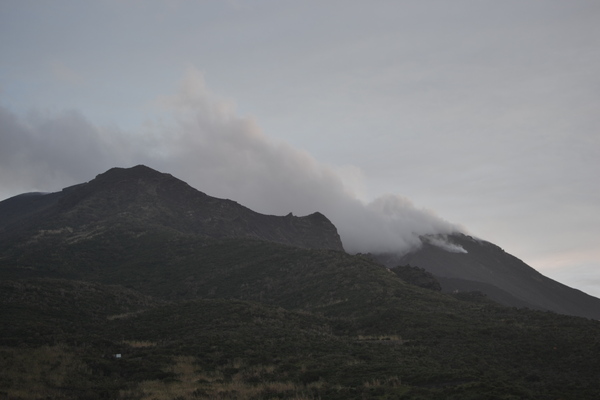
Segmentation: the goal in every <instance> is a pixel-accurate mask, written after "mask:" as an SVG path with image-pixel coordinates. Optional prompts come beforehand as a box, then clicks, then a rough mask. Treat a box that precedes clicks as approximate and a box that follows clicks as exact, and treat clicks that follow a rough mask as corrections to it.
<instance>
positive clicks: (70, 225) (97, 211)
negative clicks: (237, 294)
mask: <svg viewBox="0 0 600 400" xmlns="http://www.w3.org/2000/svg"><path fill="white" fill-rule="evenodd" d="M115 229H118V230H121V231H126V232H129V233H130V234H133V235H138V234H142V233H143V232H145V231H148V230H169V231H175V232H178V233H181V234H194V235H200V236H204V237H210V238H253V239H260V240H267V241H270V242H275V243H281V244H288V245H293V246H296V247H302V248H315V249H331V250H339V251H343V247H342V242H341V240H340V237H339V235H338V233H337V229H336V228H335V226H334V225H333V224H332V223H331V222H330V221H329V220H328V219H327V218H326V217H325V216H324V215H322V214H320V213H318V212H315V213H314V214H311V215H308V216H304V217H296V216H293V215H292V214H291V213H290V214H288V215H287V216H273V215H264V214H259V213H257V212H254V211H252V210H250V209H248V208H246V207H244V206H242V205H240V204H238V203H236V202H235V201H231V200H225V199H218V198H215V197H211V196H209V195H206V194H205V193H202V192H200V191H198V190H196V189H194V188H192V187H191V186H189V185H188V184H187V183H185V182H183V181H181V180H179V179H177V178H175V177H173V176H171V175H169V174H164V173H160V172H158V171H155V170H153V169H152V168H149V167H146V166H144V165H138V166H135V167H132V168H112V169H110V170H108V171H107V172H105V173H103V174H100V175H98V176H97V177H96V178H95V179H93V180H91V181H90V182H87V183H83V184H79V185H75V186H71V187H68V188H65V189H63V190H62V191H61V192H57V193H51V194H26V195H20V196H15V197H13V198H10V199H8V200H5V201H3V202H0V238H3V237H4V238H7V237H8V236H12V237H14V236H15V234H17V233H18V234H19V236H30V237H35V238H37V239H39V238H40V237H42V236H60V237H62V238H63V239H64V240H66V241H78V240H82V239H84V238H88V237H93V236H96V235H99V234H103V233H105V232H108V231H110V230H115Z"/></svg>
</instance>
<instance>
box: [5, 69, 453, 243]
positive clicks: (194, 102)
mask: <svg viewBox="0 0 600 400" xmlns="http://www.w3.org/2000/svg"><path fill="white" fill-rule="evenodd" d="M155 105H156V107H157V109H158V110H157V117H156V118H155V119H154V120H152V121H150V122H146V123H145V124H144V125H143V127H142V128H140V129H139V130H138V131H137V132H122V131H120V130H119V129H118V128H115V127H99V126H96V125H94V124H93V123H91V122H90V121H87V120H86V119H85V117H84V116H83V115H81V114H80V113H79V112H75V111H72V112H65V113H62V114H59V115H44V114H41V113H32V114H29V115H25V116H19V115H17V114H15V113H13V112H11V111H10V110H9V109H7V108H5V107H0V140H1V143H2V146H0V180H1V182H2V185H1V186H2V190H3V191H4V192H0V195H1V196H3V197H6V196H8V195H12V194H17V193H20V192H23V191H32V190H42V191H51V190H58V189H60V188H62V187H64V186H68V185H71V184H75V183H79V182H82V181H86V180H90V179H91V178H93V176H95V175H96V174H98V173H100V172H103V171H104V170H106V169H108V168H111V167H114V166H121V167H128V166H132V165H135V164H146V165H148V166H150V167H152V168H155V169H157V170H159V171H162V172H168V173H171V174H173V175H174V176H176V177H178V178H180V179H182V180H184V181H186V182H188V183H189V184H190V185H191V186H193V187H195V188H197V189H198V190H201V191H203V192H205V193H207V194H209V195H212V196H216V197H222V198H230V199H233V200H236V201H238V202H239V203H241V204H243V205H245V206H247V207H249V208H251V209H253V210H256V211H258V212H261V213H266V214H276V215H284V214H287V213H289V212H293V213H294V214H296V215H306V214H310V213H313V212H315V211H319V212H321V213H323V214H325V215H326V216H327V217H328V218H329V219H331V221H332V222H333V223H334V224H335V225H336V227H337V228H338V231H339V234H340V236H341V238H342V241H343V244H344V247H345V249H346V250H347V251H349V252H383V251H385V252H406V251H409V250H411V249H413V248H416V247H418V246H420V244H421V241H420V239H419V236H421V235H426V234H446V233H451V232H453V231H457V230H459V228H458V227H457V226H455V225H453V224H450V223H448V222H446V221H444V220H442V219H440V218H439V217H437V216H436V215H434V214H433V213H432V212H429V211H426V210H421V209H418V208H416V207H415V206H414V205H413V204H412V203H411V202H410V201H409V200H407V199H406V198H403V197H401V196H398V195H392V194H386V195H384V196H381V197H379V198H377V199H375V200H374V201H372V202H370V203H368V204H366V203H364V202H362V201H361V200H359V199H358V197H357V196H356V195H355V193H354V191H353V188H351V187H348V186H347V185H345V184H344V181H343V180H342V178H341V177H340V175H339V174H338V173H337V172H336V169H335V168H334V167H331V166H328V165H325V164H323V163H321V162H319V161H317V160H316V159H314V158H313V157H311V156H310V155H309V154H308V153H306V152H304V151H302V150H299V149H296V148H293V147H291V146H289V145H288V144H286V143H283V142H278V141H276V140H274V139H272V138H270V137H267V136H266V135H265V134H264V133H263V132H262V131H261V130H260V128H259V126H258V124H257V123H256V121H254V120H253V119H252V118H250V117H241V116H238V115H237V114H236V112H235V107H234V106H233V105H232V104H231V103H229V102H227V101H224V100H221V99H219V98H218V97H217V96H215V95H214V94H212V93H211V92H209V91H208V90H207V88H206V85H205V84H204V80H203V77H202V75H201V74H200V73H199V72H198V71H196V70H194V69H190V70H188V72H187V73H186V75H185V77H184V79H183V80H182V82H181V84H180V88H179V90H178V91H177V92H176V93H175V94H174V95H171V96H164V97H161V98H158V99H157V100H156V101H155Z"/></svg>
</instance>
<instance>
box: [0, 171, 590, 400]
mask: <svg viewBox="0 0 600 400" xmlns="http://www.w3.org/2000/svg"><path fill="white" fill-rule="evenodd" d="M422 240H423V242H424V245H423V247H422V248H421V249H420V250H418V251H416V252H415V253H411V254H405V255H403V256H399V255H385V256H384V255H378V256H373V255H364V254H356V255H351V254H348V253H346V252H344V251H343V247H342V243H341V241H340V237H339V236H338V234H337V231H336V228H335V226H334V225H333V224H332V223H331V222H330V221H329V220H328V219H327V218H326V217H325V216H323V215H321V214H319V213H315V214H311V215H309V216H306V217H295V216H292V215H291V214H290V215H287V216H269V215H262V214H258V213H256V212H254V211H252V210H249V209H247V208H245V207H243V206H241V205H239V204H237V203H235V202H234V201H231V200H223V199H217V198H214V197H211V196H208V195H206V194H204V193H201V192H199V191H197V190H195V189H193V188H191V187H190V186H188V185H187V184H186V183H184V182H182V181H180V180H178V179H176V178H174V177H172V176H171V175H168V174H163V173H159V172H157V171H154V170H152V169H150V168H148V167H144V166H137V167H133V168H128V169H122V168H113V169H111V170H109V171H107V172H105V173H103V174H101V175H98V176H97V177H96V178H95V179H93V180H91V181H90V182H87V183H83V184H80V185H76V186H72V187H69V188H66V189H63V190H62V191H60V192H56V193H50V194H41V193H30V194H24V195H19V196H16V197H13V198H11V199H8V200H5V201H2V202H0V393H1V394H3V395H4V397H6V398H15V399H16V398H19V399H28V400H29V399H31V400H33V399H40V398H56V399H68V400H74V399H80V398H85V399H98V400H100V399H106V398H115V399H116V398H120V399H124V398H134V399H146V398H159V399H160V398H177V399H198V398H200V399H215V398H218V399H234V398H235V399H270V398H297V399H313V398H323V399H339V400H342V399H349V398H365V399H382V398H406V399H417V398H418V399H429V400H436V399H452V398H454V399H480V398H489V399H514V398H519V399H540V398H547V399H557V398H576V399H595V398H597V397H598V396H597V395H598V393H600V383H599V381H598V373H599V371H600V359H598V357H596V354H598V353H599V352H600V341H599V340H598V338H599V337H600V322H599V321H596V320H593V319H588V318H580V317H576V316H568V315H561V314H557V313H554V312H541V311H537V310H532V309H531V308H540V309H553V308H554V309H556V311H558V312H564V313H571V314H579V315H585V316H588V317H590V316H591V317H592V318H594V315H596V314H594V313H593V310H592V308H593V305H594V304H596V303H593V301H598V299H593V298H592V300H590V303H589V304H590V308H586V305H585V304H583V305H581V304H578V303H575V302H573V301H572V299H574V298H575V297H573V296H572V292H574V290H573V289H568V288H566V289H565V287H563V286H562V285H560V284H558V283H556V282H553V281H550V280H548V279H547V278H544V277H543V276H541V275H540V274H538V273H537V272H535V271H534V270H533V269H531V268H529V267H527V266H526V265H525V264H523V263H522V262H520V261H519V260H516V259H515V258H514V257H512V256H510V255H508V254H506V253H504V252H503V251H502V250H501V249H499V248H498V247H497V246H494V245H492V244H491V243H487V242H483V241H479V240H476V239H473V238H470V237H468V236H464V235H451V236H448V237H424V238H422ZM449 250H452V251H453V252H449ZM457 251H459V252H457ZM374 257H378V258H379V260H380V261H375V260H373V258H374ZM383 263H386V264H388V265H390V266H391V267H389V268H385V267H384V266H383V265H382V264H383ZM403 263H410V264H413V265H418V266H428V268H430V270H431V271H434V273H435V274H436V276H437V279H438V280H439V282H438V281H437V280H436V279H435V278H434V277H433V275H432V274H431V272H427V271H424V270H423V269H421V268H418V267H413V266H409V265H401V264H403ZM399 264H400V265H399ZM435 268H437V269H435ZM445 269H448V271H446V270H445ZM444 274H445V275H444ZM488 276H491V277H492V278H489V279H488V280H487V281H486V280H485V278H486V277H488ZM493 277H498V279H497V280H494V279H493ZM440 282H441V286H442V287H444V288H445V289H446V290H447V291H450V292H451V293H444V292H442V291H440ZM535 282H537V283H535ZM459 284H460V285H463V286H459ZM468 285H472V286H468ZM456 289H458V291H457V290H456ZM472 289H476V290H478V291H484V290H486V289H490V291H489V292H488V297H486V296H484V295H482V294H481V293H478V292H471V291H469V290H472ZM494 293H496V294H498V293H499V294H500V295H499V296H496V295H495V294H494ZM552 293H556V296H555V297H552ZM528 294H531V295H530V296H528ZM490 298H492V299H495V300H497V301H500V302H505V303H506V302H507V299H508V300H509V301H513V302H516V303H514V304H513V305H517V306H519V307H523V306H526V307H529V308H530V309H525V308H514V307H505V306H502V305H500V304H498V303H497V302H495V301H492V300H490ZM562 298H564V300H563V299H562ZM570 299H571V300H570ZM588 300H589V299H588ZM571 303H572V304H571ZM567 306H569V307H571V308H568V307H567ZM576 306H579V308H576ZM559 307H562V308H559ZM597 309H600V307H597V308H596V310H597ZM582 310H583V311H582ZM585 313H587V314H585ZM0 397H2V396H0Z"/></svg>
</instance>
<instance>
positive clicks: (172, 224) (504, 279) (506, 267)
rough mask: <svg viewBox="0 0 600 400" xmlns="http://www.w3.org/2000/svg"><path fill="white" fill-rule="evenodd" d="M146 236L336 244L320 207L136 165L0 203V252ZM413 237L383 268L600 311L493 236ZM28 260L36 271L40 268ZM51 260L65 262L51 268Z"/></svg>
mask: <svg viewBox="0 0 600 400" xmlns="http://www.w3.org/2000/svg"><path fill="white" fill-rule="evenodd" d="M149 234H154V235H159V234H163V235H167V237H173V235H179V236H186V235H187V236H190V235H191V236H193V237H200V238H211V239H226V238H229V239H231V238H238V239H257V240H263V241H268V242H273V243H279V244H285V245H291V246H294V247H300V248H309V249H330V250H337V251H343V250H344V249H343V246H342V242H341V240H340V237H339V235H338V233H337V230H336V228H335V226H334V225H333V224H332V223H331V222H330V221H329V220H328V219H327V218H326V217H325V216H324V215H322V214H320V213H319V212H315V213H314V214H311V215H308V216H304V217H296V216H293V215H292V214H291V213H290V214H288V215H287V216H273V215H263V214H259V213H256V212H254V211H252V210H250V209H248V208H246V207H244V206H242V205H240V204H238V203H236V202H235V201H232V200H225V199H218V198H215V197H211V196H209V195H207V194H205V193H202V192H200V191H198V190H196V189H194V188H192V187H190V186H189V185H188V184H187V183H185V182H183V181H181V180H179V179H177V178H175V177H173V176H171V175H169V174H165V173H160V172H158V171H155V170H153V169H151V168H149V167H146V166H143V165H138V166H135V167H132V168H113V169H110V170H108V171H107V172H105V173H103V174H100V175H98V176H97V177H96V178H95V179H93V180H91V181H90V182H87V183H82V184H79V185H75V186H71V187H68V188H65V189H63V190H62V191H60V192H56V193H49V194H41V193H28V194H23V195H19V196H15V197H13V198H10V199H7V200H5V201H2V202H0V250H1V249H4V250H5V251H8V252H9V253H11V252H12V253H11V254H14V252H15V250H14V249H15V248H19V249H21V250H24V249H27V251H25V252H24V254H23V255H20V256H19V257H20V258H19V260H21V261H20V262H23V257H27V256H28V255H30V256H31V255H34V254H46V253H47V249H48V247H51V248H52V249H53V253H52V254H55V255H56V259H57V260H62V259H63V257H64V254H63V253H65V252H66V253H69V252H72V251H73V247H72V246H70V245H72V244H77V243H79V244H80V245H81V243H87V242H89V239H91V238H100V239H102V240H104V241H105V243H106V244H105V245H106V246H108V243H112V242H113V241H114V239H111V237H113V238H114V237H116V236H120V237H123V238H135V237H139V236H143V235H146V236H147V235H149ZM421 239H422V242H423V245H422V246H421V248H419V249H418V250H416V251H413V252H411V253H408V254H375V255H373V257H374V258H375V259H376V260H377V261H378V262H380V263H382V264H384V265H385V266H387V267H389V268H393V267H397V266H401V265H406V264H410V265H412V266H416V267H420V268H423V269H424V270H426V271H428V272H429V273H431V274H433V275H434V277H435V279H437V281H438V282H439V283H440V284H441V288H442V290H443V291H445V292H471V291H478V292H481V293H483V294H485V295H486V296H488V297H489V298H490V299H492V300H494V301H497V302H499V303H500V304H504V305H508V306H512V307H527V308H532V309H540V310H550V311H554V312H557V313H562V314H568V315H576V316H583V317H587V318H594V319H600V299H597V298H595V297H592V296H589V295H587V294H585V293H583V292H581V291H579V290H576V289H572V288H570V287H567V286H565V285H563V284H561V283H559V282H556V281H554V280H552V279H549V278H547V277H545V276H543V275H542V274H540V273H539V272H537V271H535V270H534V269H533V268H531V267H529V266H528V265H527V264H525V263H524V262H523V261H521V260H519V259H517V258H516V257H514V256H512V255H510V254H508V253H506V252H505V251H504V250H502V249H501V248H499V247H498V246H496V245H494V244H492V243H489V242H486V241H483V240H479V239H474V238H472V237H470V236H467V235H464V234H460V233H455V234H452V235H447V236H438V237H436V236H426V237H422V238H421ZM15 246H16V247H15ZM69 246H70V247H69ZM61 249H62V250H61ZM61 252H62V253H61ZM59 253H60V254H59ZM45 257H48V256H47V255H46V256H45ZM8 259H10V257H8ZM56 263H57V265H58V264H60V261H56ZM63 264H64V263H63ZM36 268H37V271H38V273H41V274H42V276H45V274H46V273H47V272H48V271H47V270H45V271H42V270H40V269H39V267H36ZM57 268H58V269H60V270H62V269H64V265H61V266H60V268H59V267H56V268H54V269H53V270H54V271H55V272H56V271H57ZM9 271H13V272H14V270H13V269H11V268H8V269H7V268H4V269H3V273H4V274H6V273H9ZM22 272H23V271H22V270H20V271H19V274H20V273H22ZM34 275H35V274H34ZM9 276H11V275H10V273H9ZM77 276H79V275H77Z"/></svg>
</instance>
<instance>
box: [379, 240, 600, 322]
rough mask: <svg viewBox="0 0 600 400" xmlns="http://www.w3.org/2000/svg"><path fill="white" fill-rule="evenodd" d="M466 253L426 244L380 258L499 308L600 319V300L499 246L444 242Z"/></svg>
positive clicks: (468, 241) (429, 242) (430, 243)
mask: <svg viewBox="0 0 600 400" xmlns="http://www.w3.org/2000/svg"><path fill="white" fill-rule="evenodd" d="M445 240H446V241H448V242H449V243H450V244H453V245H456V246H460V247H461V248H463V249H464V250H465V251H466V252H452V251H448V250H447V249H445V248H443V247H440V246H437V245H435V243H436V242H435V241H431V240H429V241H428V240H424V244H423V246H422V247H421V248H420V249H418V250H417V251H414V252H412V253H409V254H406V255H404V256H402V257H390V256H388V257H387V258H384V257H381V259H382V260H383V261H384V262H385V263H386V264H388V265H393V264H401V265H403V264H411V265H414V266H418V267H421V268H424V269H426V270H427V271H429V272H431V273H432V274H434V275H435V276H436V277H438V278H439V282H440V283H441V284H442V289H443V290H444V291H446V292H452V291H455V290H458V291H469V290H471V291H473V290H477V291H481V292H483V293H485V294H487V295H488V297H490V298H491V299H494V300H496V301H498V302H499V303H501V304H506V305H509V306H516V307H529V308H537V309H542V310H550V311H554V312H558V313H561V314H569V315H577V316H582V317H587V318H594V319H600V299H598V298H595V297H593V296H590V295H587V294H585V293H583V292H581V291H579V290H576V289H573V288H570V287H568V286H566V285H563V284H561V283H559V282H556V281H554V280H552V279H550V278H547V277H545V276H544V275H542V274H540V273H539V272H537V271H536V270H534V269H533V268H531V267H530V266H528V265H527V264H525V263H524V262H523V261H521V260H519V259H518V258H516V257H514V256H512V255H510V254H508V253H506V252H505V251H504V250H502V249H501V248H500V247H498V246H496V245H494V244H492V243H489V242H486V241H481V240H477V239H474V238H472V237H470V236H466V235H463V234H453V235H449V236H448V237H446V239H445Z"/></svg>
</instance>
